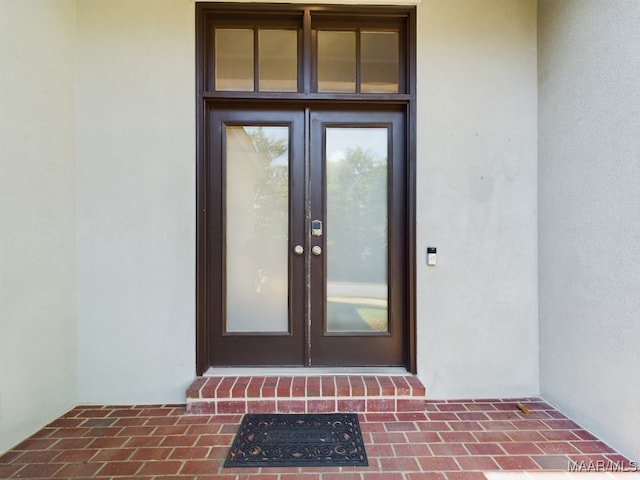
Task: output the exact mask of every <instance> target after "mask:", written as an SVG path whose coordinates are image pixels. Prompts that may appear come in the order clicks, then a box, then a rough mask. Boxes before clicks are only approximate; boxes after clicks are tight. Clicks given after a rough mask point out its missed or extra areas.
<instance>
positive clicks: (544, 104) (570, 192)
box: [539, 0, 640, 460]
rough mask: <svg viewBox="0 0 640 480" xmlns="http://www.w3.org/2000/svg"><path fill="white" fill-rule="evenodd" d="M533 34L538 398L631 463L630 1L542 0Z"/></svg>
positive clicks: (634, 20) (634, 356) (634, 256)
mask: <svg viewBox="0 0 640 480" xmlns="http://www.w3.org/2000/svg"><path fill="white" fill-rule="evenodd" d="M539 37H540V52H539V76H540V97H539V98H540V104H539V107H540V118H539V126H540V127H539V128H540V161H539V176H540V190H539V198H540V202H539V209H540V244H539V249H540V260H539V261H540V347H541V363H540V365H541V388H542V394H543V395H544V397H545V398H547V399H548V400H549V401H551V402H552V403H554V404H555V405H556V406H558V407H559V408H560V409H561V410H563V411H565V412H566V413H567V414H569V415H570V416H571V417H572V418H573V419H575V420H576V421H578V422H580V423H582V424H583V425H584V426H585V427H587V428H588V429H590V430H591V431H592V432H593V433H595V434H596V435H598V436H600V437H601V438H602V439H603V440H605V441H607V442H609V443H610V444H611V445H612V446H613V447H615V448H617V449H618V450H620V451H621V452H622V453H625V454H627V455H628V456H630V457H631V458H634V459H635V460H640V435H639V434H638V432H640V388H638V367H639V366H640V349H639V348H638V339H639V338H640V268H639V267H638V264H639V261H640V88H639V83H638V82H639V79H640V55H639V53H638V52H639V50H638V47H639V46H640V3H639V2H637V1H636V0H606V1H605V0H566V1H563V2H557V1H555V0H541V1H540V4H539Z"/></svg>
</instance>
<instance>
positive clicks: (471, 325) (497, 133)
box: [417, 0, 539, 398]
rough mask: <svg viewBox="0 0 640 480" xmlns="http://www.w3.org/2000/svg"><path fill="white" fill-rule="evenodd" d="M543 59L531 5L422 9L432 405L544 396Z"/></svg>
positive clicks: (424, 366) (428, 4) (427, 350)
mask: <svg viewBox="0 0 640 480" xmlns="http://www.w3.org/2000/svg"><path fill="white" fill-rule="evenodd" d="M536 55H537V54H536V2H535V1H534V0H524V1H517V2H516V1H512V0H460V1H456V2H450V1H445V0H423V2H422V3H421V4H420V5H419V7H418V153H417V165H418V174H417V197H418V201H417V250H418V271H417V308H418V374H419V376H420V378H421V379H422V380H423V382H424V383H425V386H426V389H427V394H428V395H429V396H430V397H432V398H460V397H464V398H468V397H476V398H478V397H496V396H497V397H511V396H522V395H535V394H537V393H538V388H539V386H538V323H537V322H538V318H537V315H538V312H537V246H536V243H537V223H536V222H537V197H536V190H537V185H536V183H537V172H536V168H537V167H536V165H537V125H536V118H537V97H536V89H537V85H536V82H537V77H536ZM427 246H434V247H437V248H438V265H437V266H436V267H427V266H426V247H427Z"/></svg>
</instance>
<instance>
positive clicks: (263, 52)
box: [258, 30, 298, 92]
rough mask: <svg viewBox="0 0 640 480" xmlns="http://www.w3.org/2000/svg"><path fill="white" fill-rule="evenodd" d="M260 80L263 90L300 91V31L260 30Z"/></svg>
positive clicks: (260, 88) (260, 87) (260, 86)
mask: <svg viewBox="0 0 640 480" xmlns="http://www.w3.org/2000/svg"><path fill="white" fill-rule="evenodd" d="M258 39H259V40H258V42H259V47H258V51H259V52H260V53H259V57H260V59H259V61H260V70H259V72H260V73H259V77H260V78H259V80H258V85H259V87H258V89H259V90H260V91H261V92H296V91H298V32H297V31H296V30H260V31H259V32H258Z"/></svg>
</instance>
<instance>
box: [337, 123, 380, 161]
mask: <svg viewBox="0 0 640 480" xmlns="http://www.w3.org/2000/svg"><path fill="white" fill-rule="evenodd" d="M357 147H361V148H362V149H364V150H365V151H369V152H370V153H371V154H372V155H373V157H374V158H375V160H376V161H377V162H385V161H386V160H387V129H386V128H379V127H378V128H362V127H358V128H327V161H328V162H339V161H340V160H343V159H344V158H345V156H346V154H347V150H349V149H350V148H357Z"/></svg>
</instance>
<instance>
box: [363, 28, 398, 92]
mask: <svg viewBox="0 0 640 480" xmlns="http://www.w3.org/2000/svg"><path fill="white" fill-rule="evenodd" d="M360 51H361V52H360V55H361V60H360V61H361V68H362V72H361V86H360V91H361V92H364V93H398V32H362V33H361V36H360Z"/></svg>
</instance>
